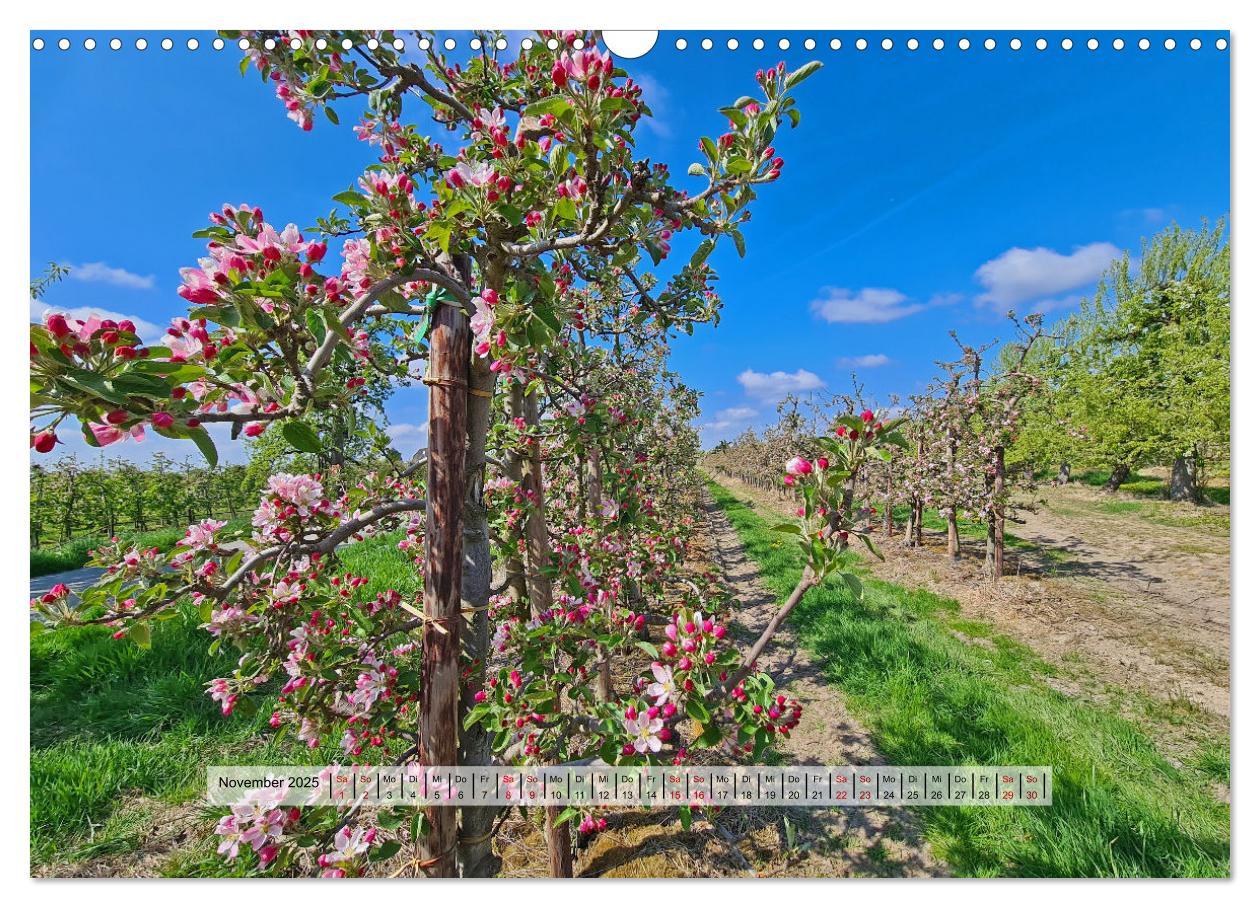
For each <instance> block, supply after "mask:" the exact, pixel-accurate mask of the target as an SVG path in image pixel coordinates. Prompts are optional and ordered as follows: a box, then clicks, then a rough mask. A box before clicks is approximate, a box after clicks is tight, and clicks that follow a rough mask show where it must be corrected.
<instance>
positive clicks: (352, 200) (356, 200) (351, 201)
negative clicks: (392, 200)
mask: <svg viewBox="0 0 1260 908" xmlns="http://www.w3.org/2000/svg"><path fill="white" fill-rule="evenodd" d="M333 201H334V202H340V203H341V204H342V205H347V206H349V207H350V208H362V207H364V206H365V205H366V203H367V200H366V199H364V198H363V196H362V195H360V194H359V193H357V192H355V191H354V190H353V189H347V190H346V191H345V192H339V193H337V194H336V195H335V196H333Z"/></svg>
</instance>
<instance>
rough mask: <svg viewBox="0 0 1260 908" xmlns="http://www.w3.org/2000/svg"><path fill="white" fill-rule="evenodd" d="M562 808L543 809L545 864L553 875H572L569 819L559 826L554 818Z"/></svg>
mask: <svg viewBox="0 0 1260 908" xmlns="http://www.w3.org/2000/svg"><path fill="white" fill-rule="evenodd" d="M561 813H563V809H562V808H560V807H548V808H546V809H545V810H544V811H543V816H544V819H543V822H544V823H546V824H547V828H546V829H544V830H543V838H544V839H545V840H546V842H547V865H548V867H549V868H550V870H551V875H552V876H553V877H571V876H573V841H572V839H571V838H570V834H569V821H568V820H565V821H564V822H563V823H561V824H560V825H559V826H557V825H556V820H557V819H558V818H559V816H560V814H561Z"/></svg>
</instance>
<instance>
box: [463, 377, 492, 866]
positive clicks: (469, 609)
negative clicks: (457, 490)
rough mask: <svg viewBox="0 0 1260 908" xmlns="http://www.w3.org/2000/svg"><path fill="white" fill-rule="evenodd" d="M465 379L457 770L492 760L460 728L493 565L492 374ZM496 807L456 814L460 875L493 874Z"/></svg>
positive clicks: (484, 630) (474, 732) (480, 672)
mask: <svg viewBox="0 0 1260 908" xmlns="http://www.w3.org/2000/svg"><path fill="white" fill-rule="evenodd" d="M468 371H469V376H468V390H469V393H468V452H467V454H466V457H465V464H464V475H465V477H466V480H467V489H466V492H465V495H464V558H463V569H462V576H461V578H460V600H461V605H462V607H463V610H464V621H463V622H462V623H463V628H462V632H461V638H462V640H463V641H464V650H463V651H464V660H465V662H466V664H467V665H468V666H469V668H468V676H467V678H466V679H465V683H464V685H463V690H462V692H461V694H460V704H459V715H460V722H459V727H460V731H459V762H460V765H461V766H488V765H490V761H491V752H490V745H491V743H492V740H493V739H492V737H491V735H490V734H489V733H488V732H486V731H485V730H483V729H482V728H481V727H480V726H479V725H478V726H474V727H473V728H470V729H468V730H464V728H463V717H464V716H465V715H467V714H468V711H469V710H471V709H472V708H473V707H474V706H475V705H476V701H475V700H474V699H473V698H474V697H475V696H476V693H477V691H478V690H480V689H481V688H482V687H484V686H485V678H486V660H487V659H488V658H489V655H490V618H489V615H488V614H487V612H486V606H487V605H488V604H489V602H490V589H491V585H492V583H493V575H494V565H493V563H492V561H491V557H490V528H489V524H488V522H487V519H486V518H487V515H486V507H485V504H484V502H483V501H482V488H483V486H484V483H485V470H486V436H487V434H488V433H489V430H490V419H491V416H490V412H491V402H492V398H493V394H494V384H495V374H494V373H493V372H491V371H490V368H489V363H488V362H487V361H486V359H485V358H484V357H476V358H475V359H474V360H473V362H472V364H471V366H470V368H469V370H468ZM498 812H499V811H498V808H497V807H465V808H463V809H462V810H461V811H460V816H459V849H458V861H459V871H460V876H465V877H489V876H494V875H495V873H497V872H498V863H499V862H498V861H497V859H496V858H495V856H494V848H493V845H494V843H493V842H492V841H491V839H490V830H491V829H492V828H493V826H494V820H495V817H496V816H497V815H498Z"/></svg>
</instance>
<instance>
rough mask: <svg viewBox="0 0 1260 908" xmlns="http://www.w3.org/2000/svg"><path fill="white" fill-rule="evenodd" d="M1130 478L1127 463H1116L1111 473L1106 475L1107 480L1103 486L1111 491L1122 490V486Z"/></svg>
mask: <svg viewBox="0 0 1260 908" xmlns="http://www.w3.org/2000/svg"><path fill="white" fill-rule="evenodd" d="M1128 479H1129V466H1128V465H1126V463H1116V465H1115V468H1114V470H1111V475H1110V476H1108V477H1106V482H1105V484H1104V485H1102V487H1104V489H1106V490H1108V491H1109V492H1116V491H1120V486H1121V485H1124V484H1125V482H1126V481H1128Z"/></svg>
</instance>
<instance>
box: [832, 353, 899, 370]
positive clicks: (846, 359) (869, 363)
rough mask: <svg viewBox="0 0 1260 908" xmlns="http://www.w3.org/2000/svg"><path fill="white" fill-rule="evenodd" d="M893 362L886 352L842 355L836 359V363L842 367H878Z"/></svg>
mask: <svg viewBox="0 0 1260 908" xmlns="http://www.w3.org/2000/svg"><path fill="white" fill-rule="evenodd" d="M891 362H892V360H891V359H889V357H888V355H887V354H885V353H866V354H863V355H862V356H842V357H840V358H839V359H838V360H836V365H837V366H839V367H840V368H841V369H849V368H852V369H877V368H879V367H880V366H886V365H888V364H889V363H891Z"/></svg>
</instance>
